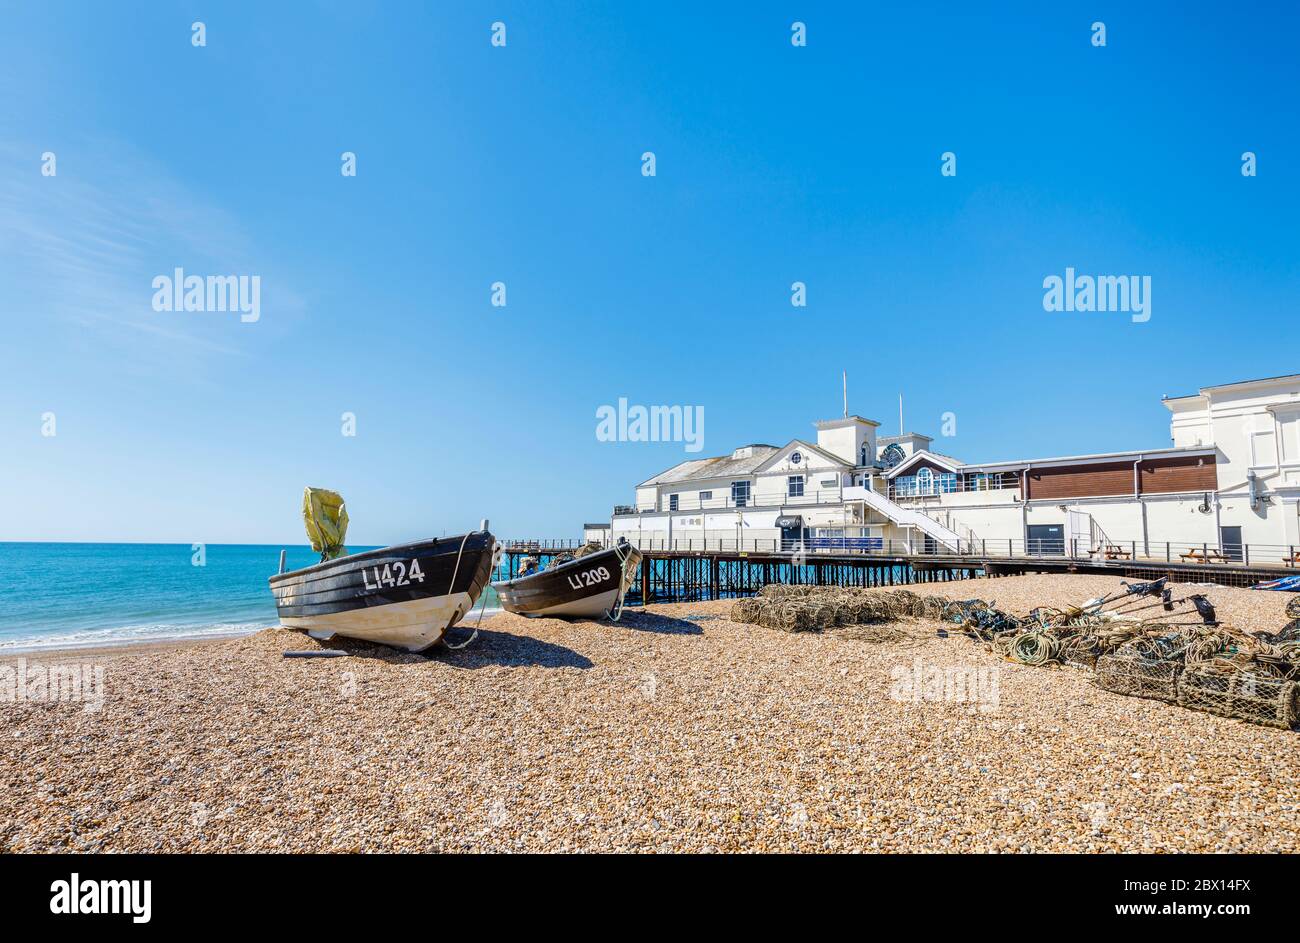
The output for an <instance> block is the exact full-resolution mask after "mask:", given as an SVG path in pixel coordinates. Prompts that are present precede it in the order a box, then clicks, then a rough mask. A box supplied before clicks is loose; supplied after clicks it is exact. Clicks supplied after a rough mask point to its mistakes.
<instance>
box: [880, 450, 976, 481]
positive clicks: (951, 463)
mask: <svg viewBox="0 0 1300 943" xmlns="http://www.w3.org/2000/svg"><path fill="white" fill-rule="evenodd" d="M922 459H925V460H927V461H929V462H930V463H931V464H933V465H938V466H939V467H940V468H943V469H945V470H947V471H950V472H955V471H957V469H959V468H961V465H962V463H961V462H960V461H958V460H957V459H955V458H953V457H952V456H951V455H941V454H939V453H938V452H929V451H927V450H925V449H921V451H919V452H913V453H912V454H911V455H909V456H908V457H907V458H905V459H903V460H902V461H901V462H899V463H898V464H897V465H895V466H894V467H893V468H891V469H890V470H889V471H888V472H887V473H886V474H885V477H886V478H896V477H898V475H900V474H902V472H903V471H904V469H907V468H909V467H911V466H912V465H915V464H917V463H918V462H920V461H921V460H922Z"/></svg>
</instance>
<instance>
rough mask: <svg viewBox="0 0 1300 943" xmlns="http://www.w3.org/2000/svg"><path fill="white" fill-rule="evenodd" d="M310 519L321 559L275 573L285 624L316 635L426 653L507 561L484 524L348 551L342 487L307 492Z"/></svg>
mask: <svg viewBox="0 0 1300 943" xmlns="http://www.w3.org/2000/svg"><path fill="white" fill-rule="evenodd" d="M303 517H304V520H305V521H306V523H307V532H308V535H309V536H310V537H311V538H312V547H313V548H314V549H315V550H317V551H319V552H320V553H321V556H322V558H323V559H322V560H321V562H320V563H317V564H315V565H313V566H309V567H305V568H303V569H301V570H292V571H289V572H283V559H284V555H283V553H282V554H281V561H282V562H281V570H282V572H280V573H277V574H276V575H275V576H272V577H271V578H270V584H271V592H272V593H273V594H274V595H275V604H276V608H277V609H278V610H279V613H280V624H281V625H283V626H285V627H286V628H290V629H298V630H300V631H303V632H306V633H307V634H308V635H310V636H311V637H312V638H315V639H321V640H324V639H329V638H332V637H333V636H335V635H341V636H344V637H346V638H354V639H360V640H362V641H367V642H376V643H379V644H381V645H391V646H393V647H395V648H404V649H406V650H407V651H411V652H420V651H424V650H425V649H426V648H428V647H429V646H431V645H434V644H435V643H437V642H438V641H439V640H441V639H442V637H443V635H444V634H445V633H446V631H447V629H448V628H450V627H451V626H453V625H455V624H456V623H457V622H459V621H460V620H461V619H462V618H463V617H464V616H465V615H466V614H467V613H469V611H470V610H471V609H473V608H474V604H475V602H477V601H478V599H479V597H480V596H481V595H482V593H483V590H484V589H485V588H486V587H487V585H488V581H489V580H490V579H491V576H492V568H493V567H494V566H495V565H496V562H497V560H498V559H499V558H500V552H501V551H500V547H499V545H498V544H497V541H496V538H494V537H493V536H492V534H491V533H490V532H489V531H488V528H487V521H483V523H482V525H481V528H480V529H479V530H477V531H474V532H472V533H468V534H460V535H458V536H455V537H437V538H430V539H428V540H419V541H416V542H414V543H408V544H398V545H396V546H393V547H384V548H383V549H381V550H367V551H364V552H362V553H356V554H351V555H347V551H346V550H345V549H344V548H343V546H342V540H343V534H344V533H345V532H346V530H347V511H346V509H345V508H344V506H343V501H342V499H341V498H339V497H338V495H337V494H335V493H334V492H329V491H324V490H322V489H311V488H309V489H307V493H306V494H305V495H304V498H303Z"/></svg>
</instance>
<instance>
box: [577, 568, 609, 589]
mask: <svg viewBox="0 0 1300 943" xmlns="http://www.w3.org/2000/svg"><path fill="white" fill-rule="evenodd" d="M607 579H609V570H607V569H605V568H604V567H603V566H598V567H596V569H594V570H584V571H583V572H581V573H571V574H569V585H570V586H572V587H573V588H574V589H582V588H583V587H584V586H596V585H599V584H600V583H603V582H605V581H606V580H607Z"/></svg>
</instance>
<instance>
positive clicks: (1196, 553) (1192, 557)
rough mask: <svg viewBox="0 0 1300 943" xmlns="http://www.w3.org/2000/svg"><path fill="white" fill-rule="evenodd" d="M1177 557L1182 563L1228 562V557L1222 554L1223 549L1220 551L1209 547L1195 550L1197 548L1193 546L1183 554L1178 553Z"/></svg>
mask: <svg viewBox="0 0 1300 943" xmlns="http://www.w3.org/2000/svg"><path fill="white" fill-rule="evenodd" d="M1179 558H1180V559H1181V560H1182V562H1183V563H1187V562H1191V563H1227V562H1228V558H1227V557H1225V556H1224V555H1223V551H1221V550H1210V549H1202V550H1197V549H1195V548H1193V549H1191V550H1188V551H1187V552H1186V553H1184V554H1180V555H1179Z"/></svg>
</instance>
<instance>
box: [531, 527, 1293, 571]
mask: <svg viewBox="0 0 1300 943" xmlns="http://www.w3.org/2000/svg"><path fill="white" fill-rule="evenodd" d="M619 536H625V537H626V538H627V539H628V540H629V541H630V542H631V543H632V544H633V545H635V546H636V547H638V548H639V549H641V550H644V551H671V552H676V553H705V552H709V551H717V552H738V553H780V554H798V553H803V554H863V555H868V556H890V557H910V556H934V557H949V558H951V557H971V558H977V559H987V560H997V559H999V558H1001V559H1008V558H1026V557H1041V558H1045V559H1051V558H1055V559H1070V560H1080V561H1094V562H1100V561H1104V562H1109V563H1120V564H1123V563H1132V564H1135V565H1144V564H1145V565H1158V564H1161V563H1187V564H1204V563H1210V564H1223V565H1230V566H1238V567H1254V568H1258V567H1268V568H1270V569H1273V568H1277V569H1289V570H1293V571H1294V572H1296V573H1300V544H1257V543H1256V544H1247V543H1242V544H1233V543H1217V542H1205V541H1186V540H1167V541H1157V540H1142V539H1130V540H1117V541H1114V540H1112V541H1106V542H1105V543H1104V544H1101V545H1098V544H1096V543H1093V542H1092V541H1091V540H1084V539H1079V538H1074V539H1066V538H1043V539H1034V540H1023V539H1012V538H1008V539H987V540H986V539H975V540H971V539H965V538H963V539H961V540H958V541H957V542H956V546H955V547H953V548H947V547H944V546H942V545H941V544H936V543H933V542H932V543H930V545H929V546H928V547H927V546H926V544H927V541H925V540H923V539H915V540H900V539H896V538H884V537H804V538H802V539H798V538H795V539H790V538H785V539H783V538H780V537H673V538H672V540H668V539H667V538H662V537H648V538H638V537H637V535H636V534H635V533H627V534H620V535H619ZM581 543H582V542H581V541H571V540H566V541H556V542H548V541H545V540H538V541H510V542H507V543H506V548H507V549H509V550H516V551H519V550H537V549H550V548H555V549H566V548H571V547H573V546H580V545H581ZM606 545H609V543H608V542H607V543H606Z"/></svg>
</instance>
